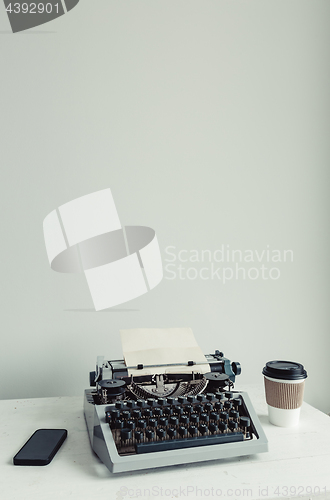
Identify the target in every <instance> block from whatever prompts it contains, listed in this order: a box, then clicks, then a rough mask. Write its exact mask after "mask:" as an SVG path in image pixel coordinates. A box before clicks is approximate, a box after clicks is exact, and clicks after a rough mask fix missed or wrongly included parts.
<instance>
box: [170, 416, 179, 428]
mask: <svg viewBox="0 0 330 500" xmlns="http://www.w3.org/2000/svg"><path fill="white" fill-rule="evenodd" d="M169 422H170V425H175V426H176V425H179V419H178V418H177V417H170V420H169Z"/></svg>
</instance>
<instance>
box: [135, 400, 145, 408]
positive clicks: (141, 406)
mask: <svg viewBox="0 0 330 500" xmlns="http://www.w3.org/2000/svg"><path fill="white" fill-rule="evenodd" d="M136 404H137V405H138V407H139V408H144V407H145V406H146V402H145V400H144V399H138V400H137V402H136Z"/></svg>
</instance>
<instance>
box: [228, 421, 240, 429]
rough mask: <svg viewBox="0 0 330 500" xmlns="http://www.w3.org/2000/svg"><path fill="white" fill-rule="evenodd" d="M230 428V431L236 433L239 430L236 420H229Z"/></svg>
mask: <svg viewBox="0 0 330 500" xmlns="http://www.w3.org/2000/svg"><path fill="white" fill-rule="evenodd" d="M228 427H229V429H231V430H232V431H234V430H236V429H237V427H238V423H237V422H235V420H229V422H228Z"/></svg>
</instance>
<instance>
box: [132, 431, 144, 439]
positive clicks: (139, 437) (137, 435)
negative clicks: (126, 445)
mask: <svg viewBox="0 0 330 500" xmlns="http://www.w3.org/2000/svg"><path fill="white" fill-rule="evenodd" d="M134 437H135V439H136V440H137V441H143V432H141V431H135V433H134Z"/></svg>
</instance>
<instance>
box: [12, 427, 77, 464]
mask: <svg viewBox="0 0 330 500" xmlns="http://www.w3.org/2000/svg"><path fill="white" fill-rule="evenodd" d="M67 435H68V431H67V430H66V429H38V430H37V431H35V433H34V434H32V436H31V437H30V439H29V440H28V441H27V442H26V443H25V445H24V446H23V447H22V448H21V449H20V450H19V452H18V453H17V454H16V455H15V456H14V459H13V461H14V465H47V464H49V463H50V462H51V461H52V460H53V458H54V456H55V455H56V453H57V451H58V450H59V449H60V447H61V446H62V444H63V443H64V441H65V439H66V437H67Z"/></svg>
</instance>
